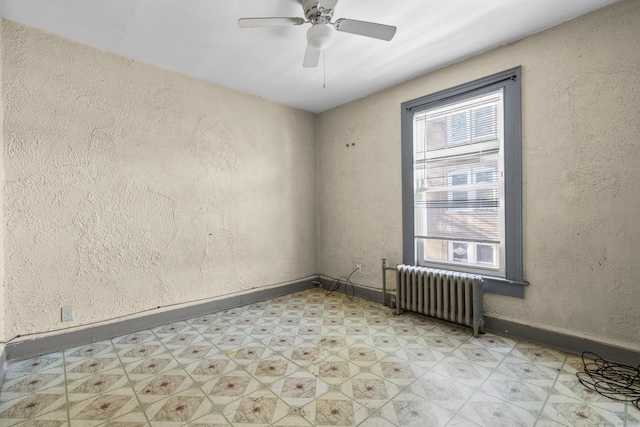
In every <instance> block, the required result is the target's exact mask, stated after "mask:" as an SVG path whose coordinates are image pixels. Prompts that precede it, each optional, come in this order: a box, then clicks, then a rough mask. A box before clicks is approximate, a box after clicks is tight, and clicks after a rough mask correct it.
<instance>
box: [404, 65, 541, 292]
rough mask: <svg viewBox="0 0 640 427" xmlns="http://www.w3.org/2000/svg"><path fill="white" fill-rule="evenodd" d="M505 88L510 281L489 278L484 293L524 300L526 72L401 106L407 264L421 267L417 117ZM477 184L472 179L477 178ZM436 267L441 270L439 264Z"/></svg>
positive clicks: (517, 69) (514, 72) (517, 70)
mask: <svg viewBox="0 0 640 427" xmlns="http://www.w3.org/2000/svg"><path fill="white" fill-rule="evenodd" d="M500 88H502V89H503V90H504V93H503V102H504V110H503V111H504V150H503V153H502V156H503V159H504V165H503V168H504V204H505V218H504V227H505V241H504V248H505V250H504V253H505V260H504V261H505V269H504V271H505V277H494V276H485V275H482V277H483V278H484V283H485V284H484V290H485V292H492V293H498V294H501V295H508V296H513V297H519V298H523V297H524V287H525V286H526V285H528V283H527V282H525V281H524V272H523V239H522V95H521V67H515V68H511V69H509V70H505V71H502V72H499V73H496V74H492V75H490V76H487V77H483V78H481V79H477V80H474V81H471V82H468V83H464V84H461V85H458V86H455V87H452V88H449V89H445V90H442V91H439V92H436V93H433V94H430V95H426V96H423V97H420V98H416V99H413V100H410V101H406V102H403V103H402V105H401V133H402V134H401V138H402V139H401V155H402V218H403V220H402V235H403V243H402V252H403V263H404V264H408V265H417V264H416V260H417V258H416V256H417V250H416V244H415V233H414V188H413V186H414V182H413V150H414V148H413V142H414V141H413V116H414V114H415V113H419V112H421V111H424V110H426V109H431V108H436V107H438V106H442V105H445V104H448V103H451V102H455V101H462V100H464V99H466V98H471V97H475V96H479V95H482V94H485V93H488V92H491V91H494V90H497V89H500ZM472 179H473V177H472ZM434 268H438V267H437V266H435V265H434Z"/></svg>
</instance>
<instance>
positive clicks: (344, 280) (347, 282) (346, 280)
mask: <svg viewBox="0 0 640 427" xmlns="http://www.w3.org/2000/svg"><path fill="white" fill-rule="evenodd" d="M356 271H358V269H357V268H356V269H355V270H353V271H352V272H351V274H349V276H347V277H344V276H340V277H339V278H338V279H335V278H333V277H329V278H330V279H333V280H332V281H331V283H329V286H328V287H327V290H326V291H325V295H331V294H332V293H333V292H334V291H337V290H338V289H339V288H340V285H342V284H344V293H345V295H346V296H347V298H349V299H353V298H354V297H355V296H356V288H355V287H354V286H353V283H351V276H352V275H353V273H355V272H356ZM349 286H350V287H351V293H349V291H348V289H349Z"/></svg>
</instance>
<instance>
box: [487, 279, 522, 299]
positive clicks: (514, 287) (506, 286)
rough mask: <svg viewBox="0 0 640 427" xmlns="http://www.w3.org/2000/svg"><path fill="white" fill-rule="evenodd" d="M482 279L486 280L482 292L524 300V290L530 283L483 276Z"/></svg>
mask: <svg viewBox="0 0 640 427" xmlns="http://www.w3.org/2000/svg"><path fill="white" fill-rule="evenodd" d="M482 278H483V279H484V286H483V287H482V290H483V291H484V292H486V293H488V294H498V295H504V296H507V297H514V298H524V288H525V287H526V286H529V282H520V281H517V280H509V279H503V278H501V277H491V276H482Z"/></svg>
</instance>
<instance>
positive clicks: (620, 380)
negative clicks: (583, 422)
mask: <svg viewBox="0 0 640 427" xmlns="http://www.w3.org/2000/svg"><path fill="white" fill-rule="evenodd" d="M591 360H593V361H591ZM582 364H583V365H584V372H578V373H577V374H576V376H577V377H578V381H580V383H581V384H582V385H583V386H585V387H587V388H588V389H591V390H593V391H596V392H598V393H600V394H601V395H603V396H605V397H608V398H609V399H613V400H617V401H620V402H631V403H632V404H633V406H635V407H636V408H638V409H639V410H640V365H638V367H637V368H634V367H632V366H627V365H621V364H619V363H614V362H609V361H606V360H604V359H602V358H601V357H600V356H598V355H597V354H595V353H591V352H589V351H585V352H584V353H582Z"/></svg>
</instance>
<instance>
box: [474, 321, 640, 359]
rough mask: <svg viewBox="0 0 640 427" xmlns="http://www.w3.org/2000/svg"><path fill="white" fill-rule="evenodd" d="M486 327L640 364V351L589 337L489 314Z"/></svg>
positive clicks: (606, 357)
mask: <svg viewBox="0 0 640 427" xmlns="http://www.w3.org/2000/svg"><path fill="white" fill-rule="evenodd" d="M484 328H485V331H487V332H492V333H496V334H498V335H503V336H507V337H515V338H520V339H523V340H526V341H531V342H534V343H536V344H542V345H545V346H548V347H553V348H557V349H558V350H562V351H566V352H567V353H571V354H576V355H581V354H582V353H583V352H585V351H589V352H592V353H595V354H597V355H598V356H600V357H602V358H603V359H605V360H609V361H611V362H616V363H622V364H623V365H628V366H633V367H636V366H639V365H640V352H637V351H633V350H629V349H626V348H622V347H616V346H613V345H610V344H604V343H601V342H599V341H593V340H590V339H588V338H583V337H578V336H575V335H569V334H564V333H561V332H554V331H550V330H547V329H542V328H536V327H533V326H527V325H523V324H521V323H516V322H511V321H509V320H503V319H497V318H495V317H489V316H484Z"/></svg>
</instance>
